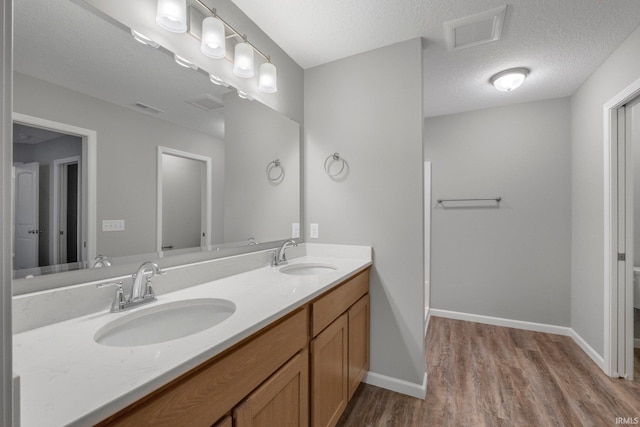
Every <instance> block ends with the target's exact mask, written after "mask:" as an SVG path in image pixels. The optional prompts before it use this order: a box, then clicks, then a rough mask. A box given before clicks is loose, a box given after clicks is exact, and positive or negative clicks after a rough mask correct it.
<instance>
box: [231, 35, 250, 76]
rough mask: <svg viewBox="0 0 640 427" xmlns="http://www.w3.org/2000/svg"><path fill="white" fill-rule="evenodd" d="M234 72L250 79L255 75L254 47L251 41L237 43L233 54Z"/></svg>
mask: <svg viewBox="0 0 640 427" xmlns="http://www.w3.org/2000/svg"><path fill="white" fill-rule="evenodd" d="M233 74H235V75H236V76H238V77H242V78H243V79H250V78H251V77H253V76H254V74H255V71H254V70H253V48H252V47H251V45H249V43H246V42H243V43H238V44H237V45H236V49H235V54H234V56H233Z"/></svg>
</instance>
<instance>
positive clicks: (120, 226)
mask: <svg viewBox="0 0 640 427" xmlns="http://www.w3.org/2000/svg"><path fill="white" fill-rule="evenodd" d="M102 231H124V219H103V220H102Z"/></svg>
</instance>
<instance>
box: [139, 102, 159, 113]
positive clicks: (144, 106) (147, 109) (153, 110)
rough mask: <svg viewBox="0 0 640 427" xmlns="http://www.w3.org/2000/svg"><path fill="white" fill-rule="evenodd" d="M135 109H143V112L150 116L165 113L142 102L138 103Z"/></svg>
mask: <svg viewBox="0 0 640 427" xmlns="http://www.w3.org/2000/svg"><path fill="white" fill-rule="evenodd" d="M133 106H134V107H136V108H139V109H141V110H142V111H144V112H146V113H150V114H162V113H164V111H162V110H161V109H159V108H156V107H152V106H151V105H147V104H145V103H142V102H136V103H135V104H134V105H133Z"/></svg>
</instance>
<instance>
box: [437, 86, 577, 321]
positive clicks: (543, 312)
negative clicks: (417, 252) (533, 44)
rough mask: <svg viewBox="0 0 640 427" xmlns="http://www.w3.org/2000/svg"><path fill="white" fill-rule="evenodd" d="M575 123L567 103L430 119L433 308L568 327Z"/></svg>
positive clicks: (496, 109) (545, 103)
mask: <svg viewBox="0 0 640 427" xmlns="http://www.w3.org/2000/svg"><path fill="white" fill-rule="evenodd" d="M569 120H570V112H569V99H568V98H562V99H554V100H548V101H540V102H531V103H525V104H518V105H512V106H507V107H499V108H491V109H486V110H479V111H473V112H468V113H461V114H454V115H449V116H442V117H435V118H428V119H426V120H425V130H424V135H425V137H424V140H425V159H428V160H431V162H432V171H433V175H432V191H433V200H432V207H433V211H432V233H431V238H432V241H431V247H432V249H431V250H432V252H431V257H432V258H431V307H432V308H435V309H444V310H451V311H456V312H463V313H471V314H479V315H485V316H494V317H500V318H507V319H512V320H522V321H529V322H538V323H545V324H551V325H560V326H568V325H569V322H570V313H569V309H570V276H569V275H570V241H571V240H570V239H571V235H570V227H571V224H570V219H571V214H570V212H571V211H570V209H571V193H570V178H571V176H570V171H571V163H570V161H571V154H570V143H571V138H570V123H569ZM496 196H501V197H502V201H501V202H500V203H499V204H497V203H495V202H480V203H477V202H469V203H445V204H437V203H436V200H437V199H439V198H444V199H446V198H465V197H471V198H474V197H479V198H481V197H496Z"/></svg>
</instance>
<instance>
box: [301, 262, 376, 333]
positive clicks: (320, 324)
mask: <svg viewBox="0 0 640 427" xmlns="http://www.w3.org/2000/svg"><path fill="white" fill-rule="evenodd" d="M368 291H369V269H366V270H365V271H363V272H361V273H359V274H358V275H357V276H355V277H353V278H351V279H349V280H347V281H346V282H344V283H343V284H341V285H338V287H337V288H335V289H333V290H332V291H329V293H328V294H327V295H325V296H322V297H320V299H318V300H317V301H315V302H313V303H312V304H311V315H312V320H311V322H312V323H311V327H312V328H313V329H312V336H314V337H315V336H316V335H318V333H319V332H320V331H322V330H323V329H324V328H326V327H327V326H329V324H330V323H331V322H333V321H334V320H335V319H337V318H338V316H340V315H341V314H342V313H344V312H345V311H347V309H348V308H349V307H351V306H352V305H353V304H354V303H355V302H356V301H358V300H359V299H360V297H362V296H363V295H364V294H366V293H367V292H368Z"/></svg>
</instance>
